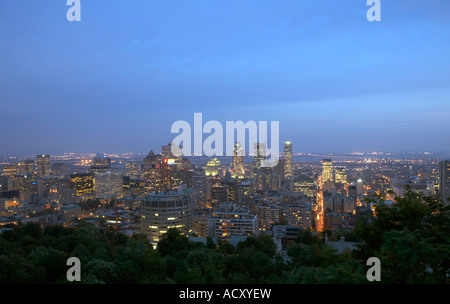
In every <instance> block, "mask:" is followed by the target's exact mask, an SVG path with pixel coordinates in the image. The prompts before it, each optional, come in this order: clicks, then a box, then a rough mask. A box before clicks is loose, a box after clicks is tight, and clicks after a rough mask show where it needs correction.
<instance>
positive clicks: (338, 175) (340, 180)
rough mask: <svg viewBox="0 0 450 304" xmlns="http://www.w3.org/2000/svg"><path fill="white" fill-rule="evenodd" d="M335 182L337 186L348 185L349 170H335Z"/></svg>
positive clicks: (343, 168) (342, 168)
mask: <svg viewBox="0 0 450 304" xmlns="http://www.w3.org/2000/svg"><path fill="white" fill-rule="evenodd" d="M334 181H335V183H336V184H344V185H345V184H347V169H346V168H345V167H336V168H335V172H334Z"/></svg>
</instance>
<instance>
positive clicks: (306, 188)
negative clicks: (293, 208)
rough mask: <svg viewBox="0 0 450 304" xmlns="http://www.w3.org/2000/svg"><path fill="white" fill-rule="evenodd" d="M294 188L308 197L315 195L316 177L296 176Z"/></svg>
mask: <svg viewBox="0 0 450 304" xmlns="http://www.w3.org/2000/svg"><path fill="white" fill-rule="evenodd" d="M293 190H294V192H301V193H303V194H305V195H306V196H308V197H314V194H315V192H316V185H315V184H314V178H312V177H310V176H306V175H298V176H295V178H294V183H293Z"/></svg>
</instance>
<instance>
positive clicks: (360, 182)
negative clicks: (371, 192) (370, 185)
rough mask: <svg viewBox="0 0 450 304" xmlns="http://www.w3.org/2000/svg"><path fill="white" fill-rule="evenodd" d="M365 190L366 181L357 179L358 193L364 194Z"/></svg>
mask: <svg viewBox="0 0 450 304" xmlns="http://www.w3.org/2000/svg"><path fill="white" fill-rule="evenodd" d="M363 192H364V181H363V180H362V179H361V178H358V179H357V180H356V194H358V195H362V194H363Z"/></svg>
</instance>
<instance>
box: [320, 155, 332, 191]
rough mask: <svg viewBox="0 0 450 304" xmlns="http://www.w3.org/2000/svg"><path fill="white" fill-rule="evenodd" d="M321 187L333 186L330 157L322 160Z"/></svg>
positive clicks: (329, 187)
mask: <svg viewBox="0 0 450 304" xmlns="http://www.w3.org/2000/svg"><path fill="white" fill-rule="evenodd" d="M322 187H323V189H324V190H326V189H331V188H334V176H333V162H332V161H331V159H324V160H322Z"/></svg>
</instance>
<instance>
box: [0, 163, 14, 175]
mask: <svg viewBox="0 0 450 304" xmlns="http://www.w3.org/2000/svg"><path fill="white" fill-rule="evenodd" d="M17 167H18V164H6V165H3V166H2V175H3V176H9V177H13V176H14V175H16V174H18V172H17Z"/></svg>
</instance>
